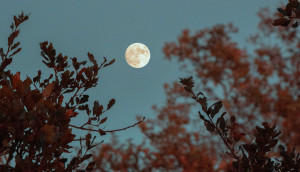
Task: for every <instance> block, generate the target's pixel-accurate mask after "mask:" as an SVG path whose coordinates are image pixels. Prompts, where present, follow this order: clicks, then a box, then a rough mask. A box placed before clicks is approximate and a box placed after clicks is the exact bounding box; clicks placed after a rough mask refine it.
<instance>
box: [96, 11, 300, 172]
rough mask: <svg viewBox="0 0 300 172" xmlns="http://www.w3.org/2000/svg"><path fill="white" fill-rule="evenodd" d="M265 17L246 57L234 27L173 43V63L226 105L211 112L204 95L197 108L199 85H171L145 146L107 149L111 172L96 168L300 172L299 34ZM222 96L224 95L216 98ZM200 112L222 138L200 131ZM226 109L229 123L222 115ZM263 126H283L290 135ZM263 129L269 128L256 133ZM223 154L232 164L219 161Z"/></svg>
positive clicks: (148, 125) (186, 35)
mask: <svg viewBox="0 0 300 172" xmlns="http://www.w3.org/2000/svg"><path fill="white" fill-rule="evenodd" d="M292 10H296V9H292ZM258 15H259V17H260V19H261V22H260V23H259V32H258V33H257V34H255V35H254V36H250V37H249V39H248V43H249V44H251V45H252V47H253V50H252V49H250V48H249V49H242V48H240V47H239V46H238V43H237V42H234V41H233V40H232V39H231V36H232V34H235V33H237V32H238V29H237V28H235V27H234V26H233V25H232V24H227V25H223V24H219V25H216V26H214V27H211V28H206V29H203V30H200V31H196V32H195V33H191V32H190V31H189V30H188V29H186V30H184V31H183V32H182V34H181V35H180V36H179V38H178V40H177V41H175V42H170V43H167V44H166V45H165V46H164V48H163V50H164V53H165V56H166V58H167V59H170V60H171V59H177V60H178V62H179V64H181V68H182V69H184V70H186V71H188V72H189V73H190V74H195V78H197V80H198V81H199V83H201V84H200V85H196V88H197V89H200V90H203V92H205V93H207V94H208V95H209V96H210V97H212V99H213V100H222V101H218V102H216V103H215V104H213V105H212V106H210V107H209V106H208V103H207V98H206V97H205V96H204V94H203V93H202V92H199V93H193V99H194V100H195V101H193V102H191V101H189V99H188V97H190V94H189V93H191V91H192V88H193V87H194V86H195V84H194V82H193V81H192V78H185V79H183V80H182V83H183V84H184V85H185V87H182V86H180V85H179V84H178V82H175V83H173V84H165V86H164V87H165V91H166V94H167V100H166V104H165V105H164V106H163V107H162V108H157V107H155V106H154V110H155V111H156V112H157V114H158V115H157V118H155V119H151V120H148V121H146V122H145V123H143V124H141V125H140V126H139V127H140V129H141V131H142V133H143V135H144V136H145V138H146V141H145V144H144V143H143V144H140V145H136V146H135V145H134V144H131V143H129V144H128V145H127V146H125V145H115V144H112V145H104V147H103V148H102V149H101V150H100V151H99V156H98V158H96V160H97V161H100V162H107V163H109V164H108V165H105V166H101V165H100V164H97V167H98V168H99V169H101V170H108V171H109V169H113V170H123V171H126V170H140V171H150V170H162V171H168V170H170V171H172V170H180V171H200V170H201V171H219V170H226V171H272V170H273V171H287V170H290V171H297V169H299V164H300V162H299V155H297V154H296V153H295V150H293V148H294V147H296V152H299V148H300V147H299V146H300V142H299V141H300V139H299V138H300V134H299V133H300V128H299V125H298V124H299V122H300V121H299V120H300V118H299V115H300V113H299V112H300V96H299V95H300V92H299V87H300V80H299V78H300V68H299V66H300V58H299V56H300V54H299V51H298V50H299V45H300V42H299V36H298V34H297V32H298V31H297V30H296V29H292V30H288V29H286V28H285V27H274V26H273V25H272V21H273V19H272V17H270V16H271V14H270V12H269V11H268V10H267V9H261V10H260V11H259V13H258ZM266 39H270V40H272V41H266ZM216 88H219V89H221V92H222V94H217V92H216V91H213V90H216ZM195 102H196V103H195ZM195 105H201V110H200V111H201V112H202V113H203V112H204V113H205V114H206V116H204V115H202V114H200V118H201V120H202V121H203V122H204V126H205V127H206V129H207V131H209V132H212V133H216V134H217V135H218V136H219V138H216V137H208V136H207V132H203V131H201V129H199V128H197V126H200V124H199V120H198V119H193V117H191V116H190V115H194V114H195V113H194V111H195ZM223 105H224V108H225V110H226V111H227V114H228V115H229V117H228V118H226V114H225V113H224V112H223V113H219V110H220V109H221V107H222V106H223ZM197 111H199V109H198V108H197ZM215 116H218V118H216V117H215ZM214 117H215V119H213V118H214ZM263 121H268V123H277V125H278V126H279V128H280V130H281V131H282V132H283V134H281V135H279V132H278V131H277V130H276V129H275V125H269V124H268V123H263ZM195 123H196V125H195ZM260 123H262V124H263V127H254V126H255V125H259V124H260ZM253 133H254V134H253ZM253 140H255V141H253ZM221 142H223V143H224V144H223V145H221V144H220V143H221ZM277 142H280V144H284V143H285V145H286V147H287V149H286V148H284V146H279V147H278V149H279V150H278V151H277V149H276V148H275V149H274V147H275V146H276V145H277ZM146 145H149V147H147V146H146ZM147 148H149V149H147ZM145 149H146V150H147V153H146V154H144V153H143V152H144V151H143V150H145ZM222 150H223V152H224V151H225V150H227V151H226V152H227V153H228V155H229V157H228V156H227V157H220V152H221V151H222ZM115 154H117V155H119V156H114V155H115ZM275 158H279V160H278V161H277V160H275ZM134 159H138V162H137V161H135V160H134ZM203 159H205V161H203ZM139 164H142V165H140V166H138V165H139ZM137 167H138V168H137Z"/></svg>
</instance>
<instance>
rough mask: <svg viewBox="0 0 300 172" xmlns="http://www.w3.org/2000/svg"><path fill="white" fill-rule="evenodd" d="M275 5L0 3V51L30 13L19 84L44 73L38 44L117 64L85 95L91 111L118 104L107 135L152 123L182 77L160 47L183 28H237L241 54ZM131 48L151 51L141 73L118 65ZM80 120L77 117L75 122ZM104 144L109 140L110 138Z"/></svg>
mask: <svg viewBox="0 0 300 172" xmlns="http://www.w3.org/2000/svg"><path fill="white" fill-rule="evenodd" d="M281 2H285V1H270V0H248V1H245V0H226V1H225V0H193V1H192V0H190V1H183V0H181V1H179V0H163V1H161V0H160V1H159V0H145V1H141V0H119V1H103V0H89V1H78V0H72V1H62V0H51V1H42V0H41V1H37V0H26V1H25V0H19V1H15V0H10V1H8V0H6V1H4V0H1V2H0V16H1V17H0V26H1V30H0V40H1V41H0V46H1V47H4V48H6V45H7V36H8V34H9V32H10V29H9V25H10V23H11V22H12V16H13V15H17V14H19V13H20V12H21V11H22V10H23V11H24V12H25V13H30V19H29V21H27V22H26V23H25V24H23V25H22V27H21V33H20V36H19V40H20V41H21V45H22V48H23V49H22V51H21V53H19V55H17V56H16V57H15V59H14V61H13V63H12V65H11V66H10V68H9V69H11V70H12V71H14V72H16V71H21V78H22V79H25V77H26V75H28V76H31V77H32V76H36V73H37V71H38V69H42V70H46V67H45V65H44V64H43V63H42V57H41V56H40V49H39V43H40V42H43V41H50V42H52V43H53V44H54V47H55V48H56V49H57V52H62V54H63V55H68V56H69V57H77V58H79V60H86V59H87V55H86V54H87V52H91V53H93V54H94V55H95V57H99V60H101V58H102V57H103V56H105V57H107V58H108V59H112V58H115V59H116V63H115V64H113V65H112V66H110V67H108V68H105V69H104V70H102V71H101V73H100V79H99V85H98V86H97V87H96V88H93V89H91V90H90V91H89V92H87V93H88V94H89V95H90V105H92V104H93V100H99V102H100V103H103V104H106V103H107V102H108V101H109V100H110V99H111V98H115V99H116V104H115V106H113V108H112V109H111V110H109V111H108V113H107V114H106V115H108V121H107V122H106V123H105V126H106V129H109V130H111V129H117V128H122V127H126V126H128V125H131V124H133V123H135V122H136V119H135V117H136V115H138V114H140V115H142V116H145V117H146V118H154V117H155V113H154V112H153V111H152V110H151V106H152V105H154V104H156V105H158V106H162V105H163V104H164V102H165V95H164V90H163V83H166V82H172V81H176V80H177V81H178V78H179V77H183V76H186V74H185V73H183V72H181V71H179V68H178V66H177V64H176V62H170V61H167V60H166V59H164V55H163V53H162V47H163V45H164V43H166V42H169V41H174V40H176V39H177V37H178V36H179V34H180V33H181V31H182V30H183V29H185V28H189V29H191V30H192V31H195V30H199V29H203V28H205V27H210V26H213V25H215V24H219V23H223V24H225V23H228V22H233V23H234V25H235V26H237V27H238V28H239V32H238V34H237V36H235V39H236V40H237V41H240V42H241V44H242V47H243V46H245V47H246V44H244V42H242V40H244V38H246V37H247V36H248V35H249V34H251V33H255V32H256V30H257V22H258V17H257V16H256V12H257V11H258V10H259V9H260V8H261V7H270V8H271V9H272V10H276V8H277V7H278V6H279V5H280V3H281ZM135 42H141V43H143V44H145V45H147V46H148V48H149V50H150V52H151V59H150V62H149V63H148V65H147V66H146V67H144V68H141V69H135V68H132V67H130V66H129V65H127V63H126V61H125V58H124V54H125V50H126V48H127V47H128V46H129V45H130V44H132V43H135ZM47 71H48V70H47ZM45 74H47V72H46V73H44V75H42V76H46V75H45ZM81 121H82V118H81V117H79V120H76V121H73V122H74V123H77V124H78V123H79V122H81ZM118 134H119V135H120V136H121V140H123V139H125V138H133V139H134V140H135V141H138V142H139V141H141V135H140V134H139V129H138V128H137V127H135V128H131V129H128V130H126V131H122V132H119V133H118ZM96 135H97V133H96ZM103 139H104V140H105V141H106V142H108V141H109V140H108V137H103Z"/></svg>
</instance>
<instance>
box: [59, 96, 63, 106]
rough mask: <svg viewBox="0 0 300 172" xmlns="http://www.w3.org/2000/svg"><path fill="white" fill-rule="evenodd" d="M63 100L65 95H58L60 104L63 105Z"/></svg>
mask: <svg viewBox="0 0 300 172" xmlns="http://www.w3.org/2000/svg"><path fill="white" fill-rule="evenodd" d="M63 101H64V96H63V95H60V96H59V97H58V104H59V105H61V104H62V102H63Z"/></svg>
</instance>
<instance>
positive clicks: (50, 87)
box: [42, 82, 54, 98]
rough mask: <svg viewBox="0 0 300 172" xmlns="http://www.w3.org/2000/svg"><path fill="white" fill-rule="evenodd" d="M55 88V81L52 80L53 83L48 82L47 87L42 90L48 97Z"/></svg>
mask: <svg viewBox="0 0 300 172" xmlns="http://www.w3.org/2000/svg"><path fill="white" fill-rule="evenodd" d="M53 89H54V82H52V83H51V84H48V85H47V87H46V88H45V89H44V90H43V91H42V94H43V96H44V97H45V98H48V97H49V96H50V94H51V92H52V90H53Z"/></svg>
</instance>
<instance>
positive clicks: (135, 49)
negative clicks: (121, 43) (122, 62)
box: [125, 43, 150, 68]
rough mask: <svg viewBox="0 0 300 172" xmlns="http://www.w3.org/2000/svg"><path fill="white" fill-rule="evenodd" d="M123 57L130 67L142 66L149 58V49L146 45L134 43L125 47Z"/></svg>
mask: <svg viewBox="0 0 300 172" xmlns="http://www.w3.org/2000/svg"><path fill="white" fill-rule="evenodd" d="M125 59H126V62H127V63H128V64H129V65H130V66H131V67H134V68H142V67H144V66H146V65H147V63H148V62H149V60H150V51H149V49H148V47H147V46H146V45H144V44H141V43H134V44H131V45H130V46H129V47H128V48H127V49H126V52H125Z"/></svg>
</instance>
